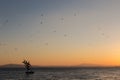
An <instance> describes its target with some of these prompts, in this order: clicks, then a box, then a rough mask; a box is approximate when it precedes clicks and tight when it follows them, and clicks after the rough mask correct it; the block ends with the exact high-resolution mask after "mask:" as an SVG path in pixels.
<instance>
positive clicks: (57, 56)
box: [0, 0, 120, 66]
mask: <svg viewBox="0 0 120 80" xmlns="http://www.w3.org/2000/svg"><path fill="white" fill-rule="evenodd" d="M119 3H120V0H0V65H3V64H10V63H14V64H22V63H21V62H22V61H23V59H27V60H29V61H30V62H31V64H33V65H39V66H75V65H80V64H97V65H103V66H108V65H109V66H118V65H120V22H119V21H120V10H119V9H120V5H119Z"/></svg>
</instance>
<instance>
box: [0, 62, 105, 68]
mask: <svg viewBox="0 0 120 80" xmlns="http://www.w3.org/2000/svg"><path fill="white" fill-rule="evenodd" d="M32 67H34V68H39V67H56V66H35V65H33V66H32ZM57 67H65V66H57ZM67 67H107V66H101V65H97V64H86V63H83V64H80V65H77V66H67ZM0 68H24V65H21V64H6V65H1V66H0Z"/></svg>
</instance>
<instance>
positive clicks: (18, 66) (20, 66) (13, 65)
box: [0, 64, 24, 68]
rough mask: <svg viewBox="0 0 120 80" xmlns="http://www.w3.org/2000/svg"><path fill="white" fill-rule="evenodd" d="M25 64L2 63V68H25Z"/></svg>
mask: <svg viewBox="0 0 120 80" xmlns="http://www.w3.org/2000/svg"><path fill="white" fill-rule="evenodd" d="M23 67H24V66H23V65H21V64H5V65H1V66H0V68H23Z"/></svg>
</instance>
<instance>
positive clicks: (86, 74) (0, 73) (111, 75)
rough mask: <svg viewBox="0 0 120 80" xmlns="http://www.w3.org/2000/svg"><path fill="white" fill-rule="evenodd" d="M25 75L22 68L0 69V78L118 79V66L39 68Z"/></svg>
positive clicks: (25, 79) (27, 79)
mask: <svg viewBox="0 0 120 80" xmlns="http://www.w3.org/2000/svg"><path fill="white" fill-rule="evenodd" d="M33 70H34V71H35V73H34V74H31V75H26V74H25V73H24V69H8V68H6V69H0V80H120V68H68V69H67V68H39V69H33Z"/></svg>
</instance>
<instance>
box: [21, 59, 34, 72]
mask: <svg viewBox="0 0 120 80" xmlns="http://www.w3.org/2000/svg"><path fill="white" fill-rule="evenodd" d="M22 63H24V65H25V68H26V73H27V74H33V73H34V72H33V71H32V70H31V64H30V62H29V61H27V60H24V61H23V62H22Z"/></svg>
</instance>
